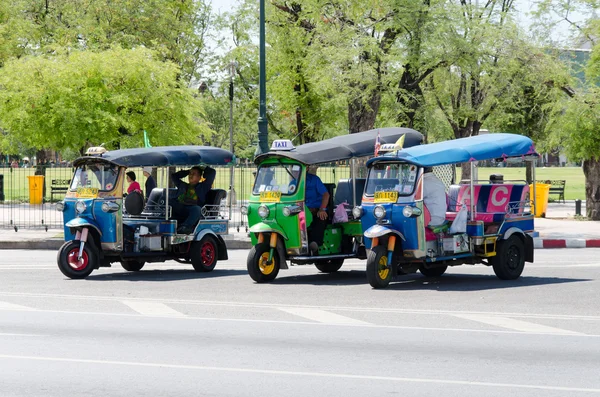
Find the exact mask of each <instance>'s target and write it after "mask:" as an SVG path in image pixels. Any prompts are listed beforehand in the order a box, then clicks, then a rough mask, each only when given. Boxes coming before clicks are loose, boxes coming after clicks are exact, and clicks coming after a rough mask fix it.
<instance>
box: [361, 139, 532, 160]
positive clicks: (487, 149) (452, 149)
mask: <svg viewBox="0 0 600 397" xmlns="http://www.w3.org/2000/svg"><path fill="white" fill-rule="evenodd" d="M524 156H528V157H530V156H536V157H537V156H539V155H538V153H537V152H536V151H535V146H534V144H533V141H532V140H531V139H529V138H527V137H526V136H523V135H516V134H506V133H497V134H486V135H477V136H472V137H468V138H460V139H454V140H451V141H444V142H436V143H431V144H428V145H421V146H414V147H411V148H408V149H403V150H401V151H398V152H397V153H396V154H389V155H384V156H380V157H376V158H373V159H370V160H369V161H368V162H367V165H369V164H372V163H374V162H377V161H385V160H402V161H403V162H407V163H411V164H416V165H419V166H422V167H433V166H436V165H444V164H458V163H467V162H471V161H479V160H491V159H507V158H515V157H524Z"/></svg>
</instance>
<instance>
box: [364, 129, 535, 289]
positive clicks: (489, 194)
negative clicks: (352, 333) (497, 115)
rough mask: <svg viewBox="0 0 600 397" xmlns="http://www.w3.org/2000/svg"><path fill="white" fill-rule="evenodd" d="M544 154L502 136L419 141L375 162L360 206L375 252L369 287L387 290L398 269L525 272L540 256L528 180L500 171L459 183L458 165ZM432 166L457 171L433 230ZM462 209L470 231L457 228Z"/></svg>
mask: <svg viewBox="0 0 600 397" xmlns="http://www.w3.org/2000/svg"><path fill="white" fill-rule="evenodd" d="M538 157H539V155H538V154H537V153H536V151H535V147H534V144H533V142H532V141H531V139H529V138H527V137H525V136H521V135H515V134H504V133H498V134H488V135H481V136H473V137H468V138H462V139H456V140H452V141H446V142H437V143H432V144H427V145H421V146H414V147H411V148H407V149H402V150H399V151H397V152H393V153H388V154H385V155H383V156H379V157H375V158H372V159H370V160H369V161H368V162H367V167H368V170H369V171H368V175H367V181H366V185H365V190H364V193H363V198H362V205H361V207H359V208H358V209H357V211H356V212H357V215H361V218H360V219H361V222H362V226H363V230H364V231H365V232H364V236H365V245H366V246H367V248H368V249H369V250H370V251H369V253H368V257H367V279H368V281H369V284H370V285H371V286H372V287H373V288H384V287H387V286H388V285H389V283H390V281H391V280H392V277H394V276H395V275H398V274H407V273H414V272H416V271H417V270H419V271H420V272H421V273H422V274H423V275H424V276H426V277H438V276H441V275H442V274H443V273H444V272H445V271H446V270H447V268H448V266H457V265H462V264H477V263H483V264H485V265H488V266H492V267H493V269H494V272H495V274H496V275H497V277H498V278H500V279H503V280H513V279H517V278H518V277H520V275H521V273H522V272H523V269H524V266H525V262H533V256H534V255H533V237H532V235H533V232H534V215H533V213H532V211H531V208H530V201H529V193H530V192H529V185H528V184H527V183H526V182H525V181H504V180H503V178H501V177H500V176H496V175H494V177H493V178H491V179H490V180H474V179H473V178H470V179H469V180H468V181H466V180H463V181H461V182H460V183H458V184H455V183H453V182H454V179H455V178H454V175H455V172H454V170H455V168H454V167H455V165H456V164H460V163H470V164H471V175H475V170H476V168H475V164H476V162H477V161H484V160H493V161H500V162H511V161H523V160H525V161H532V162H533V160H535V159H537V158H538ZM533 164H534V167H533V170H534V171H533V179H534V180H535V163H533ZM426 170H427V171H432V170H433V172H434V173H438V174H442V173H444V172H445V173H446V175H449V176H451V178H450V179H449V183H448V184H449V186H448V187H447V190H446V197H445V198H443V199H445V200H446V205H447V212H446V213H445V221H444V222H443V223H442V224H441V225H436V226H435V227H431V226H427V225H428V224H429V219H430V213H429V210H428V208H427V207H426V206H425V205H424V187H425V186H424V185H425V181H424V179H425V178H424V173H425V171H426ZM533 186H534V189H535V185H533ZM443 194H444V192H443V191H442V195H443ZM533 196H534V197H535V191H534V192H533ZM463 205H464V207H463ZM461 210H462V212H463V214H462V215H464V230H460V229H461V227H456V228H452V223H453V222H458V220H456V218H457V216H458V214H459V212H461ZM462 215H461V216H460V217H461V218H462V217H463V216H462ZM442 216H443V212H442ZM455 226H459V225H458V224H457V225H455ZM453 229H456V230H453ZM457 230H459V231H458V232H457ZM451 232H452V233H451Z"/></svg>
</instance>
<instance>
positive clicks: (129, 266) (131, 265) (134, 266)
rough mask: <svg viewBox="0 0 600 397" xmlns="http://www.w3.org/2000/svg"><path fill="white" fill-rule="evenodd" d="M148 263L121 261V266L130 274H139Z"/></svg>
mask: <svg viewBox="0 0 600 397" xmlns="http://www.w3.org/2000/svg"><path fill="white" fill-rule="evenodd" d="M145 264H146V262H141V261H121V266H122V267H123V269H125V270H127V271H128V272H139V271H140V270H142V268H143V267H144V265H145Z"/></svg>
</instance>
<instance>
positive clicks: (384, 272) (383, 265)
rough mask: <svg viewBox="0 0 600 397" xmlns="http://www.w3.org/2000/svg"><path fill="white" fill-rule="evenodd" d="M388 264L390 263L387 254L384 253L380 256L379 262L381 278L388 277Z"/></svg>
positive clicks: (378, 267)
mask: <svg viewBox="0 0 600 397" xmlns="http://www.w3.org/2000/svg"><path fill="white" fill-rule="evenodd" d="M387 264H388V261H387V256H385V255H382V256H381V257H380V258H379V263H378V264H377V274H378V275H379V278H380V279H382V280H385V279H386V278H387V277H388V275H389V274H390V269H389V267H388V265H387Z"/></svg>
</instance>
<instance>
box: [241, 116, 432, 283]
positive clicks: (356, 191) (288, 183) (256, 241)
mask: <svg viewBox="0 0 600 397" xmlns="http://www.w3.org/2000/svg"><path fill="white" fill-rule="evenodd" d="M403 136H404V138H403V142H404V146H405V147H409V146H414V145H418V144H420V143H421V142H422V140H423V136H422V135H421V134H420V133H419V132H417V131H415V130H412V129H408V128H396V127H390V128H381V129H376V130H369V131H365V132H360V133H355V134H350V135H344V136H338V137H335V138H331V139H327V140H324V141H321V142H313V143H307V144H304V145H300V146H298V147H294V146H293V144H292V142H291V141H289V140H276V141H274V142H273V145H272V147H271V151H270V152H268V153H265V154H262V155H259V156H257V157H256V158H255V160H254V161H255V163H256V164H257V165H258V169H257V172H256V177H255V181H254V186H253V189H252V194H251V196H250V199H249V203H248V206H247V207H243V208H242V211H243V212H244V213H246V214H247V216H248V225H249V226H250V230H249V231H250V237H251V240H252V244H253V248H252V249H251V250H250V252H249V253H248V259H247V267H248V273H249V275H250V277H251V278H252V279H253V280H254V281H256V282H259V283H261V282H267V281H272V280H274V279H275V278H276V277H277V274H278V273H279V269H287V268H288V265H287V261H290V262H291V263H292V264H299V265H306V264H314V265H315V266H316V268H317V269H319V270H320V271H321V272H324V273H332V272H336V271H338V270H339V269H340V268H341V267H342V265H343V263H344V260H345V259H349V258H359V259H366V251H365V247H364V244H363V231H362V227H361V223H360V219H359V218H360V214H357V213H356V212H357V211H360V208H359V205H360V202H361V198H362V192H363V188H364V185H365V178H357V177H356V169H355V168H356V162H355V159H356V158H359V157H367V156H372V155H373V153H374V151H375V147H376V146H379V145H383V144H386V143H387V144H393V143H395V142H397V141H399V140H400V139H401V138H402V137H403ZM346 160H351V167H350V178H345V179H339V180H338V182H337V184H336V183H325V184H324V185H325V187H326V189H327V191H328V193H329V203H328V205H327V209H326V211H327V215H328V216H327V219H328V220H329V222H328V224H327V225H326V228H325V235H324V239H323V244H322V245H321V246H320V247H319V248H318V254H317V255H314V254H313V253H311V252H310V250H309V239H308V234H309V231H310V227H311V224H312V222H313V214H312V213H311V212H310V211H309V210H308V208H307V206H306V204H305V193H306V189H305V188H306V180H307V172H308V169H309V167H310V166H312V165H322V164H331V163H333V162H339V161H346ZM339 205H344V208H343V210H344V211H345V216H343V217H342V221H339V217H338V222H337V223H331V220H332V219H333V212H334V207H336V206H339ZM346 205H347V207H346ZM338 213H339V210H338Z"/></svg>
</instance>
